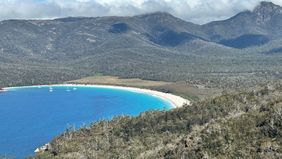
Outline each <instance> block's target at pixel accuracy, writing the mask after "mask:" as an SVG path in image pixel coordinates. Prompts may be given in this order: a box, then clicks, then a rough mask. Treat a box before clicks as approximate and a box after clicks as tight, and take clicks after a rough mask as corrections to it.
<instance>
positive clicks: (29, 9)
mask: <svg viewBox="0 0 282 159" xmlns="http://www.w3.org/2000/svg"><path fill="white" fill-rule="evenodd" d="M259 2H260V0H0V20H4V19H49V18H58V17H67V16H87V17H90V16H111V15H115V16H131V15H137V14H143V13H149V12H156V11H165V12H169V13H171V14H173V15H175V16H177V17H180V18H182V19H184V20H187V21H191V22H194V23H198V24H203V23H206V22H209V21H213V20H220V19H225V18H228V17H230V16H232V15H234V14H236V13H238V12H240V11H243V10H247V9H248V10H252V9H253V8H254V7H255V6H256V5H257V4H258V3H259ZM272 2H274V3H276V4H279V5H282V0H272Z"/></svg>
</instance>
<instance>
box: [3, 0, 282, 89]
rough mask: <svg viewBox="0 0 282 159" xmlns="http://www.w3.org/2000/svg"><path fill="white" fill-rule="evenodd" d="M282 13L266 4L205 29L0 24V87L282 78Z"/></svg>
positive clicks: (137, 22) (155, 20) (172, 20)
mask: <svg viewBox="0 0 282 159" xmlns="http://www.w3.org/2000/svg"><path fill="white" fill-rule="evenodd" d="M281 10H282V9H281V7H280V6H277V5H275V4H273V3H271V2H262V3H261V4H260V5H259V6H257V7H256V8H255V9H254V10H253V11H244V12H241V13H239V14H237V15H236V16H234V17H231V18H230V19H227V20H223V21H217V22H211V23H208V24H205V25H197V24H193V23H190V22H186V21H184V20H181V19H179V18H176V17H174V16H172V15H171V14H168V13H165V12H156V13H151V14H144V15H138V16H133V17H114V16H112V17H67V18H61V19H54V20H6V21H1V22H0V34H1V36H0V66H1V67H0V79H1V81H0V86H12V85H23V84H24V85H27V84H43V83H44V84H46V83H58V82H63V81H66V80H72V79H76V78H80V77H85V76H91V75H95V74H97V73H102V74H107V75H117V76H121V77H138V78H144V79H151V80H166V81H179V80H187V81H193V80H195V79H196V80H200V81H203V82H204V83H209V84H210V83H213V82H215V83H217V84H218V80H214V79H217V78H224V79H226V80H227V78H228V77H229V76H230V75H232V76H233V75H234V76H237V75H236V74H238V73H240V74H241V73H242V74H249V75H250V76H252V73H255V74H256V75H257V74H260V72H267V73H268V74H271V75H272V74H277V72H278V74H279V73H280V72H282V71H281V70H282V69H281V67H280V65H277V64H279V63H280V61H279V59H280V58H279V57H280V55H281V54H280V53H281V48H282V46H281V43H280V42H279V41H281V39H282V38H281V34H282V21H281V20H280V19H281V15H282V14H281ZM242 48H244V49H242ZM270 55H271V56H272V57H269V56H270ZM219 59H220V61H219ZM265 64H267V66H265V67H264V68H263V69H262V68H261V66H262V65H265ZM211 66H212V67H211ZM257 72H258V73H257ZM222 73H224V74H225V75H226V76H225V77H223V76H222ZM275 76H276V75H275ZM211 79H213V80H212V81H213V82H212V81H210V80H211ZM228 80H229V79H228Z"/></svg>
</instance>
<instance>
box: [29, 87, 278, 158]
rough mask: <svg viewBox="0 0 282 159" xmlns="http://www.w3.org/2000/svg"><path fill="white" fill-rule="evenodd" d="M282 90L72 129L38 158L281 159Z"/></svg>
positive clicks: (265, 90) (233, 95) (242, 94)
mask: <svg viewBox="0 0 282 159" xmlns="http://www.w3.org/2000/svg"><path fill="white" fill-rule="evenodd" d="M281 91H282V86H281V85H276V86H266V87H262V88H258V89H256V90H253V91H249V92H233V93H223V94H222V95H221V96H218V97H215V98H212V99H207V100H204V101H200V102H198V103H194V104H193V105H191V106H185V107H183V108H178V109H174V110H172V111H168V112H167V111H155V112H146V113H143V114H141V115H140V116H138V117H118V118H115V119H114V120H112V121H101V122H97V123H94V124H93V125H92V126H90V127H86V128H82V129H80V130H74V129H72V128H70V129H68V130H67V131H66V132H65V133H64V134H62V135H61V136H59V137H57V138H55V139H54V140H53V141H52V142H51V143H50V144H51V147H50V148H49V150H48V151H46V152H41V153H39V154H37V155H36V157H34V158H281V157H282V115H281V114H282V96H281V93H282V92H281Z"/></svg>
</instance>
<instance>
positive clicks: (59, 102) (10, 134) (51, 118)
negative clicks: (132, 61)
mask: <svg viewBox="0 0 282 159" xmlns="http://www.w3.org/2000/svg"><path fill="white" fill-rule="evenodd" d="M170 108H171V104H170V103H169V102H167V101H164V100H162V99H160V98H157V97H154V96H150V95H147V94H143V93H137V92H132V91H125V90H121V89H110V88H94V87H86V86H85V87H84V86H42V87H22V88H12V89H10V90H9V91H7V92H3V93H0V155H9V156H14V157H16V158H24V157H26V156H29V155H32V154H33V152H34V150H35V149H36V148H37V147H40V146H42V145H44V144H45V143H47V142H49V141H50V140H52V139H53V138H54V137H55V136H58V135H60V134H61V133H62V132H63V131H65V130H66V128H68V127H69V126H75V127H77V128H78V127H81V126H83V125H89V124H90V123H92V122H94V121H97V120H101V119H111V118H112V117H114V116H117V115H132V116H135V115H138V114H140V113H141V112H144V111H147V110H160V109H166V110H168V109H170Z"/></svg>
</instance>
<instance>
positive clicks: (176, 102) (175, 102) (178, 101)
mask: <svg viewBox="0 0 282 159" xmlns="http://www.w3.org/2000/svg"><path fill="white" fill-rule="evenodd" d="M55 86H65V87H67V86H70V87H77V88H79V87H94V88H109V89H121V90H127V91H133V92H137V93H145V94H149V95H152V96H155V97H158V98H161V99H163V100H165V101H168V102H170V103H171V105H172V106H173V107H174V108H179V107H182V106H184V105H190V104H191V102H190V101H189V100H187V99H184V98H182V97H180V96H176V95H173V94H170V93H163V92H159V91H155V90H150V89H143V88H135V87H124V86H112V85H86V84H85V85H84V84H57V85H37V86H23V87H7V88H3V90H4V91H5V90H9V89H15V88H30V87H37V88H41V87H50V88H52V87H55Z"/></svg>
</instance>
